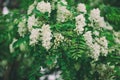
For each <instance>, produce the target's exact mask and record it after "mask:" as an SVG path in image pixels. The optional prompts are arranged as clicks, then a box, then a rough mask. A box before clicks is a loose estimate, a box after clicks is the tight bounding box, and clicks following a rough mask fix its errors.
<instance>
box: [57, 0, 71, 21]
mask: <svg viewBox="0 0 120 80" xmlns="http://www.w3.org/2000/svg"><path fill="white" fill-rule="evenodd" d="M62 3H63V4H64V5H61V4H60V3H58V5H57V21H58V22H65V21H67V20H68V19H69V18H70V17H71V16H72V14H71V12H70V11H69V10H68V9H67V8H66V6H65V5H67V3H66V2H65V1H64V0H63V2H62Z"/></svg>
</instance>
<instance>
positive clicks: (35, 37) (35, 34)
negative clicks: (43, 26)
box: [29, 29, 40, 46]
mask: <svg viewBox="0 0 120 80" xmlns="http://www.w3.org/2000/svg"><path fill="white" fill-rule="evenodd" d="M29 38H30V45H31V46H34V45H35V44H37V43H38V41H39V38H40V29H32V31H31V34H30V37H29Z"/></svg>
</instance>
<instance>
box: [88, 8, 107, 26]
mask: <svg viewBox="0 0 120 80" xmlns="http://www.w3.org/2000/svg"><path fill="white" fill-rule="evenodd" d="M89 19H90V21H91V23H92V24H91V25H93V24H94V26H96V27H101V28H106V22H105V20H104V18H103V17H101V16H100V10H99V9H98V8H97V9H93V10H91V11H90V17H89Z"/></svg>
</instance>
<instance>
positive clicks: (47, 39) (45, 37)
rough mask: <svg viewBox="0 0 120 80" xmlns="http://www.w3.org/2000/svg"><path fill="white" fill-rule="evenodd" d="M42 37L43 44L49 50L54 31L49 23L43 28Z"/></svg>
mask: <svg viewBox="0 0 120 80" xmlns="http://www.w3.org/2000/svg"><path fill="white" fill-rule="evenodd" d="M41 36H42V37H41V39H42V46H43V47H45V48H46V49H47V50H48V49H50V47H51V39H52V33H51V30H50V26H49V25H45V24H44V25H43V26H42V28H41Z"/></svg>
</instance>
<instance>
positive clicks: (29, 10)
mask: <svg viewBox="0 0 120 80" xmlns="http://www.w3.org/2000/svg"><path fill="white" fill-rule="evenodd" d="M36 4H37V1H36V0H35V1H34V3H33V4H31V5H30V6H29V8H28V11H27V14H28V15H29V14H31V13H32V11H33V10H34V8H35V6H36Z"/></svg>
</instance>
